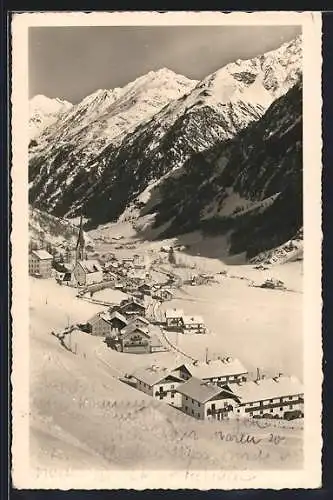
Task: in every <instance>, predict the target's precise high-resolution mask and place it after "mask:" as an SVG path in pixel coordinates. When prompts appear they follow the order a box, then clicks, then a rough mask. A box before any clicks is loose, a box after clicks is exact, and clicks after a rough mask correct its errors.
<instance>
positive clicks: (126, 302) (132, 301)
mask: <svg viewBox="0 0 333 500" xmlns="http://www.w3.org/2000/svg"><path fill="white" fill-rule="evenodd" d="M129 304H136V305H137V306H140V307H142V308H144V309H146V306H145V305H144V304H143V303H142V302H141V301H140V300H138V299H137V298H136V297H130V298H129V299H125V300H124V301H123V302H122V303H121V304H120V308H121V309H122V308H123V307H126V306H128V305H129Z"/></svg>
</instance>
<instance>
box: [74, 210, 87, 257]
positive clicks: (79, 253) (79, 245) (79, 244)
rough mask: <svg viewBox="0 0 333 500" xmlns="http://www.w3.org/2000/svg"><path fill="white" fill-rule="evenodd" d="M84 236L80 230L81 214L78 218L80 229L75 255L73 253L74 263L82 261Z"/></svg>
mask: <svg viewBox="0 0 333 500" xmlns="http://www.w3.org/2000/svg"><path fill="white" fill-rule="evenodd" d="M84 245H85V241H84V234H83V229H82V214H81V218H80V229H79V235H78V238H77V243H76V253H75V260H76V262H77V261H78V260H84Z"/></svg>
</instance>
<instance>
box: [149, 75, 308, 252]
mask: <svg viewBox="0 0 333 500" xmlns="http://www.w3.org/2000/svg"><path fill="white" fill-rule="evenodd" d="M185 167H186V168H184V169H182V171H181V172H179V173H175V174H174V175H173V176H170V177H169V178H168V179H167V180H165V181H164V183H163V184H162V185H161V186H160V189H159V202H158V203H157V204H156V205H155V206H153V207H152V208H151V210H150V212H151V213H154V214H155V226H157V227H159V226H163V225H166V224H167V226H166V227H167V230H166V231H164V233H162V236H165V237H170V236H175V235H177V234H182V233H184V232H187V231H192V230H196V229H200V228H201V229H203V230H205V231H208V232H211V233H213V234H228V233H230V232H231V238H230V251H231V253H236V254H237V253H241V252H246V253H247V256H248V257H249V258H251V257H253V256H255V255H257V254H258V253H261V252H263V251H266V250H270V249H272V248H275V247H277V246H279V245H281V244H284V243H285V242H286V241H287V240H289V239H291V238H293V236H294V235H295V233H296V232H297V231H298V230H299V229H300V227H302V225H303V222H302V85H301V82H299V83H297V84H296V85H295V86H294V87H293V88H292V89H290V90H289V91H288V92H287V94H285V95H283V96H281V97H280V98H279V99H277V100H276V101H274V103H273V104H272V105H271V106H270V108H269V109H268V110H267V112H266V113H265V115H264V116H263V117H262V118H261V119H260V120H258V121H257V122H256V123H254V124H252V125H251V126H249V127H248V128H247V129H246V130H244V131H243V132H242V133H240V134H238V136H236V137H235V138H234V139H233V140H231V141H229V142H228V143H224V144H220V145H218V146H216V147H215V148H213V149H211V150H210V151H206V152H205V153H201V154H197V155H195V156H192V158H191V159H190V160H189V161H188V162H187V164H186V165H185ZM176 174H177V175H176Z"/></svg>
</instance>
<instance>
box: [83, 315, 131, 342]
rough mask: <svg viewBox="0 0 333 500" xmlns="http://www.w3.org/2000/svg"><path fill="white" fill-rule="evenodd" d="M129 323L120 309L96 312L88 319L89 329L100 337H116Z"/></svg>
mask: <svg viewBox="0 0 333 500" xmlns="http://www.w3.org/2000/svg"><path fill="white" fill-rule="evenodd" d="M126 325H127V320H126V318H125V317H124V316H123V315H122V314H120V313H119V312H118V311H103V312H99V313H97V314H95V315H94V316H93V317H92V318H91V319H90V320H88V321H87V330H88V332H89V333H91V334H92V335H96V336H98V337H108V336H110V335H111V336H113V337H116V336H117V334H118V333H119V332H120V331H121V329H122V328H124V327H125V326H126Z"/></svg>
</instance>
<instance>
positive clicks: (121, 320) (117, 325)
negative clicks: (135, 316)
mask: <svg viewBox="0 0 333 500" xmlns="http://www.w3.org/2000/svg"><path fill="white" fill-rule="evenodd" d="M108 321H109V323H110V325H111V329H112V331H116V332H120V331H121V330H122V329H123V328H125V327H126V326H127V324H128V321H127V319H126V318H125V316H123V315H122V314H121V313H120V312H119V311H112V312H110V313H109V320H108Z"/></svg>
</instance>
